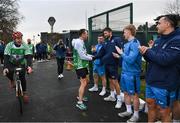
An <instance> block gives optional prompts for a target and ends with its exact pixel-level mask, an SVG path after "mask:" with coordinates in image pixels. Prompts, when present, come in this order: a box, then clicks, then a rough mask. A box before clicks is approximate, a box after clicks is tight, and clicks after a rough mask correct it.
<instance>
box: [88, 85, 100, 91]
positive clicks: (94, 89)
mask: <svg viewBox="0 0 180 123" xmlns="http://www.w3.org/2000/svg"><path fill="white" fill-rule="evenodd" d="M89 91H90V92H95V91H98V88H97V87H95V86H93V87H92V88H90V89H89Z"/></svg>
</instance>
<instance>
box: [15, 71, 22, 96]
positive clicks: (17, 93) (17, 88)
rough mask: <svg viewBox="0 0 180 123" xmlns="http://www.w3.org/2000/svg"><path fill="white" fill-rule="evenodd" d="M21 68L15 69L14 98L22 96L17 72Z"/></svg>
mask: <svg viewBox="0 0 180 123" xmlns="http://www.w3.org/2000/svg"><path fill="white" fill-rule="evenodd" d="M21 70H22V68H16V69H15V84H16V96H17V97H18V96H23V90H22V85H21V80H20V79H19V72H20V71H21Z"/></svg>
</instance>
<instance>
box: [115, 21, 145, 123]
mask: <svg viewBox="0 0 180 123" xmlns="http://www.w3.org/2000/svg"><path fill="white" fill-rule="evenodd" d="M123 35H124V38H125V39H126V40H128V42H127V43H126V44H125V45H124V51H123V50H122V49H119V48H118V47H116V50H117V52H118V54H116V53H113V55H114V57H116V58H120V56H121V58H122V71H121V81H120V84H121V89H122V91H123V92H124V100H125V104H126V111H125V112H122V113H119V114H118V115H119V116H120V117H129V116H131V115H132V113H133V112H132V107H131V100H133V106H134V114H133V115H132V117H131V118H130V119H129V120H128V122H137V121H138V120H139V104H140V103H139V94H140V74H141V63H142V60H141V58H142V56H141V54H140V52H139V49H138V47H139V46H140V43H139V41H138V40H137V39H136V38H135V35H136V28H135V26H134V25H132V24H130V25H127V26H126V27H125V28H124V34H123Z"/></svg>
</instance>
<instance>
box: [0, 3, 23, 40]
mask: <svg viewBox="0 0 180 123" xmlns="http://www.w3.org/2000/svg"><path fill="white" fill-rule="evenodd" d="M18 7H19V6H18V0H0V30H2V31H3V38H4V40H8V39H9V38H10V36H9V34H11V33H12V32H13V30H15V29H16V27H17V25H18V24H19V22H20V20H21V19H23V16H21V15H20V14H19V11H18Z"/></svg>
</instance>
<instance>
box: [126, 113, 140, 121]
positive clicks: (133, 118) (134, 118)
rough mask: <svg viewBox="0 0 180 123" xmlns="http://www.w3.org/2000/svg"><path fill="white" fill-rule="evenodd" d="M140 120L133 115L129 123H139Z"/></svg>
mask: <svg viewBox="0 0 180 123" xmlns="http://www.w3.org/2000/svg"><path fill="white" fill-rule="evenodd" d="M138 120H139V117H136V116H134V115H133V116H132V117H131V118H130V119H129V120H127V123H130V122H131V123H132V122H134V123H135V122H137V121H138Z"/></svg>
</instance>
